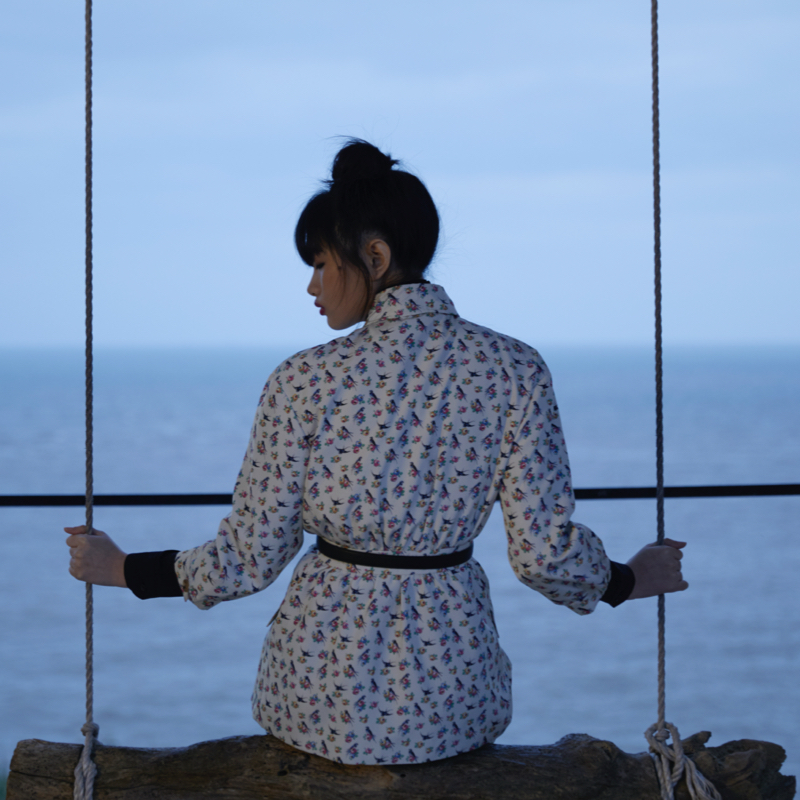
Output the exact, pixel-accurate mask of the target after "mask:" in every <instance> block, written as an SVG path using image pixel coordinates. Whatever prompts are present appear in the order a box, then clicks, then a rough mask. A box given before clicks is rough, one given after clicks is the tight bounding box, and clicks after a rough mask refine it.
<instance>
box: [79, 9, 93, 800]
mask: <svg viewBox="0 0 800 800" xmlns="http://www.w3.org/2000/svg"><path fill="white" fill-rule="evenodd" d="M92 368H93V359H92V0H86V534H87V535H91V534H92V533H93V532H94V527H93V525H94V519H93V516H94V497H93V495H94V474H93V470H94V466H93V418H92V417H93V387H92ZM93 613H94V604H93V599H92V584H91V583H87V584H86V723H85V724H84V725H83V727H82V728H81V733H83V735H84V745H83V750H82V751H81V757H80V759H79V761H78V764H77V766H76V767H75V790H74V794H73V797H74V800H92V796H93V795H94V779H95V775H96V774H97V767H96V766H95V764H94V762H93V761H92V754H93V752H94V745H95V741H96V739H97V734H98V731H99V730H100V729H99V727H98V725H97V724H96V723H95V722H94V721H93V719H92V716H93V705H94V666H93V662H94V641H93V625H92V617H93Z"/></svg>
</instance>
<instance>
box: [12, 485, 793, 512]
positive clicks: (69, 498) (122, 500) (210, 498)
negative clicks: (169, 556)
mask: <svg viewBox="0 0 800 800" xmlns="http://www.w3.org/2000/svg"><path fill="white" fill-rule="evenodd" d="M778 495H800V483H760V484H750V485H738V486H737V485H733V486H731V485H724V486H665V487H664V496H665V497H774V496H778ZM655 496H656V487H655V486H627V487H626V486H611V487H607V488H599V489H575V498H576V499H577V500H648V499H653V498H655ZM231 500H232V494H96V495H95V496H94V504H95V505H96V506H226V505H230V504H231ZM85 502H86V498H85V497H84V496H83V495H80V494H6V495H0V507H3V506H5V507H9V506H17V507H40V506H82V505H84V503H85Z"/></svg>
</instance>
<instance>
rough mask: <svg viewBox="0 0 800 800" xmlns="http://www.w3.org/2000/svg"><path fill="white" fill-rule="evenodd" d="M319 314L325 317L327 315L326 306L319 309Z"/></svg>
mask: <svg viewBox="0 0 800 800" xmlns="http://www.w3.org/2000/svg"><path fill="white" fill-rule="evenodd" d="M319 313H320V314H322V315H323V316H324V315H325V306H320V307H319Z"/></svg>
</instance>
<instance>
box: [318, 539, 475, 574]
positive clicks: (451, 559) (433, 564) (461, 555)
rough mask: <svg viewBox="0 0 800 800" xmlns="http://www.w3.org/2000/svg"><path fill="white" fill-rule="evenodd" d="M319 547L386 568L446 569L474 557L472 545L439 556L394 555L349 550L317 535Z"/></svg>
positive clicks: (327, 552)
mask: <svg viewBox="0 0 800 800" xmlns="http://www.w3.org/2000/svg"><path fill="white" fill-rule="evenodd" d="M317 548H318V549H319V552H320V553H322V555H324V556H327V557H328V558H334V559H336V561H344V562H345V563H347V564H358V565H359V566H362V567H383V568H384V569H445V568H447V567H455V566H457V565H458V564H463V563H464V562H465V561H469V560H470V559H471V558H472V545H471V544H470V545H469V547H467V548H466V549H465V550H457V551H456V552H455V553H442V554H441V555H438V556H393V555H389V554H387V553H364V552H362V551H361V550H348V549H347V548H346V547H339V546H338V545H335V544H331V543H330V542H329V541H328V540H327V539H323V538H322V537H321V536H317Z"/></svg>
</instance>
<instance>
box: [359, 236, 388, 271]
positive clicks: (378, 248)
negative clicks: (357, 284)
mask: <svg viewBox="0 0 800 800" xmlns="http://www.w3.org/2000/svg"><path fill="white" fill-rule="evenodd" d="M364 261H365V262H366V264H367V267H368V269H369V274H370V276H371V277H372V280H373V282H380V281H381V280H382V279H383V278H384V277H385V276H386V275H387V273H389V272H390V271H391V266H392V248H391V247H389V245H388V244H387V243H386V242H385V241H384V240H383V239H379V238H377V237H375V238H373V239H368V240H367V242H366V243H365V245H364Z"/></svg>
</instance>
